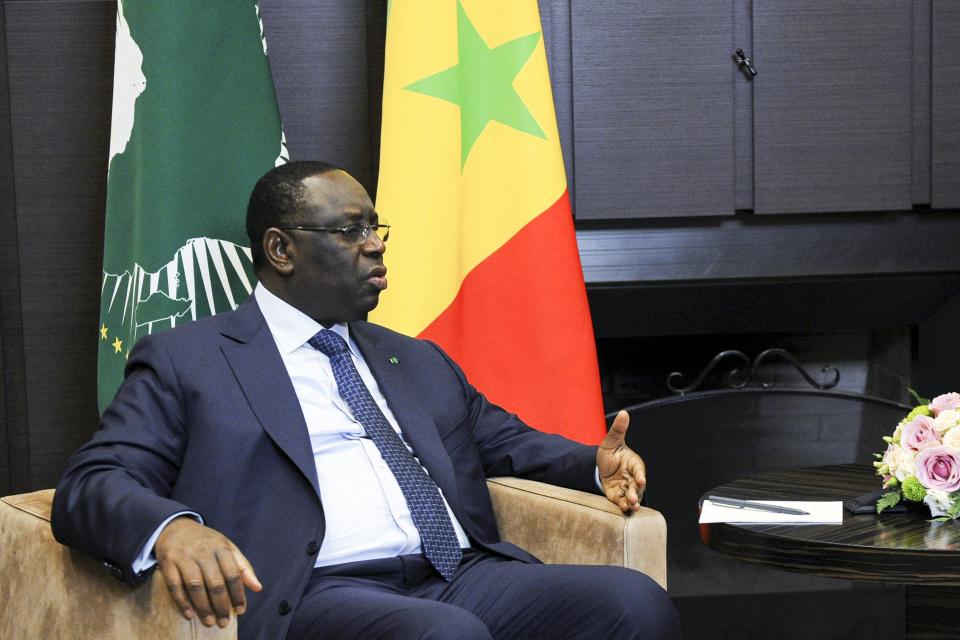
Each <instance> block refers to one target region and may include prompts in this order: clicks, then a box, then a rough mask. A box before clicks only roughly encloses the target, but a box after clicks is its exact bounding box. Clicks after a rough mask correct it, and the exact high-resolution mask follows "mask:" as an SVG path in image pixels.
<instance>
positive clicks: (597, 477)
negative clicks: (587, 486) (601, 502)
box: [593, 467, 603, 493]
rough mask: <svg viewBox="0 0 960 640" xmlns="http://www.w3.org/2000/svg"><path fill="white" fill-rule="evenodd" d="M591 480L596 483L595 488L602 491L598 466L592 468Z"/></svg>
mask: <svg viewBox="0 0 960 640" xmlns="http://www.w3.org/2000/svg"><path fill="white" fill-rule="evenodd" d="M593 480H594V482H596V483H597V489H599V490H600V493H603V485H602V484H600V467H594V468H593Z"/></svg>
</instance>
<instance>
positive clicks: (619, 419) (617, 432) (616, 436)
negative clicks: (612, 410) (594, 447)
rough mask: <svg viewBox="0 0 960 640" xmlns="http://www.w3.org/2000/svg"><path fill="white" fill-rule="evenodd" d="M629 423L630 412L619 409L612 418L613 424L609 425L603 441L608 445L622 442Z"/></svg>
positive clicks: (614, 445) (611, 445)
mask: <svg viewBox="0 0 960 640" xmlns="http://www.w3.org/2000/svg"><path fill="white" fill-rule="evenodd" d="M629 425H630V414H629V413H627V412H626V411H623V410H622V409H621V410H620V412H619V413H617V416H616V417H615V418H614V419H613V424H611V425H610V431H608V432H607V437H606V438H604V441H603V443H604V444H605V445H606V446H608V447H617V446H620V445H621V444H623V438H624V436H625V435H626V434H627V427H628V426H629Z"/></svg>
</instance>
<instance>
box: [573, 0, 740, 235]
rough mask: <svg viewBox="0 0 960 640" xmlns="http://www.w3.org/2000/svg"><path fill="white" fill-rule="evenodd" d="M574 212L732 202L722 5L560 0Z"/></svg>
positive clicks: (617, 212)
mask: <svg viewBox="0 0 960 640" xmlns="http://www.w3.org/2000/svg"><path fill="white" fill-rule="evenodd" d="M571 21H572V34H573V43H572V48H573V113H574V119H575V120H574V133H573V137H574V174H573V184H574V195H575V198H576V199H575V204H576V212H577V218H579V219H588V218H592V219H598V218H606V219H610V218H635V217H664V216H697V215H716V214H728V213H733V211H734V165H733V160H734V154H733V78H734V73H736V66H735V65H734V64H733V61H732V53H733V50H734V49H735V48H736V47H734V46H733V8H732V4H731V2H730V1H723V2H721V1H718V0H684V1H678V0H644V1H643V2H623V1H622V0H617V1H614V0H600V1H598V0H571Z"/></svg>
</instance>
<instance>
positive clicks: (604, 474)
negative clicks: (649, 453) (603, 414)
mask: <svg viewBox="0 0 960 640" xmlns="http://www.w3.org/2000/svg"><path fill="white" fill-rule="evenodd" d="M629 425H630V415H629V414H628V413H627V412H626V411H621V412H620V413H618V414H617V417H616V418H614V419H613V424H612V425H610V431H608V432H607V437H606V438H604V439H603V442H602V443H601V444H600V448H599V449H598V450H597V470H598V471H599V472H600V484H601V485H602V486H603V492H604V494H606V496H607V499H609V500H610V502H612V503H613V504H615V505H617V506H618V507H620V510H621V511H623V512H624V513H630V512H633V511H636V510H637V509H639V508H640V499H641V498H642V497H643V492H644V490H645V489H646V487H647V466H646V465H645V464H644V463H643V459H642V458H641V457H640V456H638V455H637V453H636V452H635V451H633V449H631V448H630V447H628V446H627V445H626V444H625V443H624V441H623V439H624V436H626V434H627V427H628V426H629Z"/></svg>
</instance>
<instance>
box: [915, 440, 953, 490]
mask: <svg viewBox="0 0 960 640" xmlns="http://www.w3.org/2000/svg"><path fill="white" fill-rule="evenodd" d="M916 462H917V479H918V480H919V481H920V483H921V484H922V485H923V486H924V487H926V488H928V489H935V490H938V491H945V492H947V493H950V492H952V491H956V490H957V489H960V453H958V452H956V451H954V450H952V449H950V448H949V447H942V446H941V447H928V448H926V449H924V450H923V451H921V452H920V453H918V454H917V461H916Z"/></svg>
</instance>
